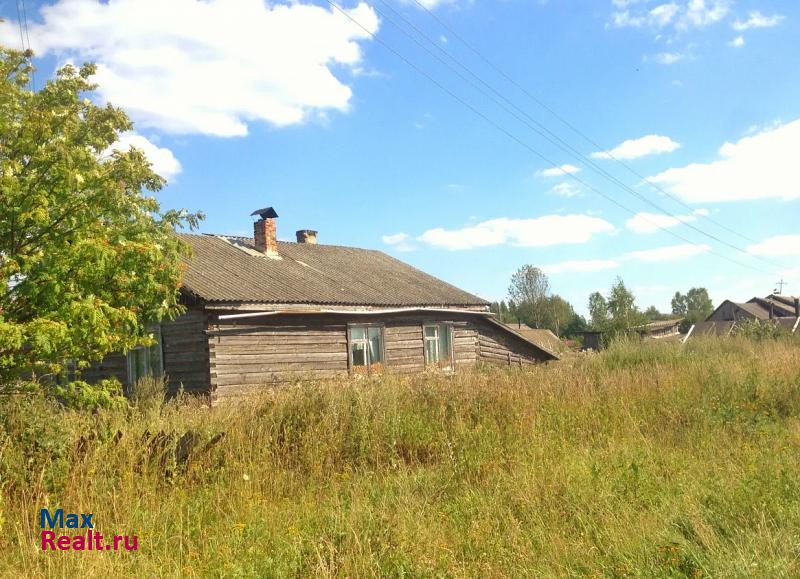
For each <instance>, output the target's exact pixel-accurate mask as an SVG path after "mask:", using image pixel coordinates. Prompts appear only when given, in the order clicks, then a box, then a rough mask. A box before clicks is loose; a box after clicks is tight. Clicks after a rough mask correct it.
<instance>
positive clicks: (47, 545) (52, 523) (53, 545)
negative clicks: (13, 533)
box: [39, 509, 139, 551]
mask: <svg viewBox="0 0 800 579" xmlns="http://www.w3.org/2000/svg"><path fill="white" fill-rule="evenodd" d="M92 516H93V515H92V513H88V514H87V513H77V514H76V513H69V514H66V515H65V514H64V509H57V510H55V511H54V512H52V513H51V512H50V511H49V510H48V509H42V510H41V511H40V512H39V526H41V528H42V551H47V550H51V551H112V550H113V551H118V550H119V549H120V548H124V549H125V550H127V551H136V550H137V549H138V548H139V538H138V537H137V536H136V535H133V536H131V537H129V536H128V535H114V536H113V537H112V538H111V540H110V542H104V541H103V539H104V537H103V535H102V534H100V533H98V532H97V531H95V530H94V522H93V521H92ZM46 528H49V529H51V530H45V529H46ZM56 528H58V529H81V530H82V531H81V532H82V533H85V534H79V535H64V534H62V535H57V534H56V531H54V530H52V529H56ZM84 529H85V531H83V530H84Z"/></svg>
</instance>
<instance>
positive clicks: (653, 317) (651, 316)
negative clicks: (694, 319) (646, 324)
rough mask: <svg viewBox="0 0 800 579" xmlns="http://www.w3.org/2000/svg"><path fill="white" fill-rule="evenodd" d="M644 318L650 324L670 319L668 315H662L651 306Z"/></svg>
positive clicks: (645, 312)
mask: <svg viewBox="0 0 800 579" xmlns="http://www.w3.org/2000/svg"><path fill="white" fill-rule="evenodd" d="M644 317H645V318H647V320H648V321H650V322H657V321H659V320H666V319H669V316H668V315H667V314H662V313H661V312H660V311H658V308H657V307H655V306H650V307H649V308H647V309H646V310H645V311H644Z"/></svg>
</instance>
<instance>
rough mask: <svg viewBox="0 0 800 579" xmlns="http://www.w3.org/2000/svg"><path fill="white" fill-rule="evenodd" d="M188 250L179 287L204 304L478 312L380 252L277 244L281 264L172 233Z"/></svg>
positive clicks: (232, 245) (227, 243)
mask: <svg viewBox="0 0 800 579" xmlns="http://www.w3.org/2000/svg"><path fill="white" fill-rule="evenodd" d="M179 235H180V237H181V239H183V240H184V241H185V242H186V243H188V244H189V246H191V248H192V252H193V255H192V258H191V259H190V260H189V261H188V263H187V268H186V271H185V272H184V278H183V287H184V289H185V290H186V291H188V292H190V293H191V294H193V295H194V296H196V297H198V298H200V299H202V300H205V301H207V302H254V303H296V304H303V303H307V304H338V305H369V306H431V307H434V306H485V305H488V302H486V301H485V300H483V299H481V298H479V297H477V296H474V295H472V294H470V293H467V292H465V291H463V290H460V289H458V288H457V287H455V286H452V285H450V284H448V283H446V282H443V281H442V280H440V279H437V278H435V277H433V276H431V275H428V274H426V273H425V272H422V271H420V270H418V269H416V268H414V267H412V266H410V265H408V264H406V263H403V262H402V261H399V260H397V259H395V258H393V257H390V256H389V255H386V254H385V253H383V252H380V251H375V250H370V249H358V248H355V247H342V246H336V245H322V244H307V243H288V242H282V241H279V242H278V253H279V255H280V256H281V258H282V259H279V260H278V259H270V258H268V257H266V256H263V255H260V254H258V253H257V252H255V250H253V241H252V239H249V238H244V237H224V238H223V236H213V235H193V234H179Z"/></svg>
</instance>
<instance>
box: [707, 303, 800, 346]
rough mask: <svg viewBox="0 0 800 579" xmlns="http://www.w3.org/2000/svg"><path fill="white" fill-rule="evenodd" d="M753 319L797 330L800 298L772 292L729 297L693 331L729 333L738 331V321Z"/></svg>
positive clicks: (717, 333)
mask: <svg viewBox="0 0 800 579" xmlns="http://www.w3.org/2000/svg"><path fill="white" fill-rule="evenodd" d="M749 321H757V322H760V323H772V324H775V325H776V326H778V327H781V328H783V329H785V330H787V331H789V332H796V331H797V328H798V325H800V298H797V297H794V296H785V295H782V294H772V295H769V296H767V297H765V298H757V297H756V298H752V299H751V300H748V301H747V302H733V301H730V300H725V301H724V302H722V303H721V304H720V305H719V306H717V309H715V310H714V311H713V312H712V313H711V315H710V316H708V318H706V321H705V322H699V323H698V324H696V325H695V327H694V329H693V332H692V333H693V335H715V336H728V335H731V334H734V333H735V330H736V325H737V324H741V323H743V322H749Z"/></svg>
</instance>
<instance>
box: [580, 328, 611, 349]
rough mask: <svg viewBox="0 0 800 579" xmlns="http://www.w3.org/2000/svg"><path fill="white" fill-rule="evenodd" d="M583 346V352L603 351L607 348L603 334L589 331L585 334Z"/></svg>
mask: <svg viewBox="0 0 800 579" xmlns="http://www.w3.org/2000/svg"><path fill="white" fill-rule="evenodd" d="M582 335H583V346H582V347H581V350H602V349H603V348H605V347H606V343H605V340H604V339H603V332H600V331H596V330H587V331H585V332H583V334H582Z"/></svg>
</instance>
